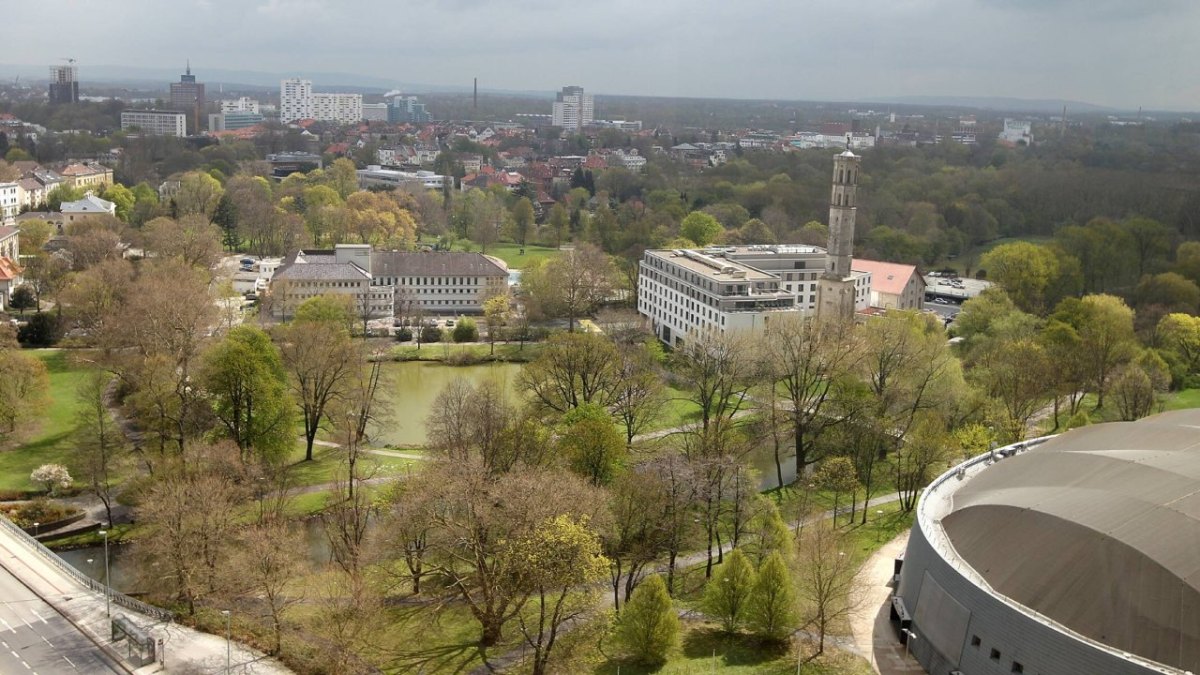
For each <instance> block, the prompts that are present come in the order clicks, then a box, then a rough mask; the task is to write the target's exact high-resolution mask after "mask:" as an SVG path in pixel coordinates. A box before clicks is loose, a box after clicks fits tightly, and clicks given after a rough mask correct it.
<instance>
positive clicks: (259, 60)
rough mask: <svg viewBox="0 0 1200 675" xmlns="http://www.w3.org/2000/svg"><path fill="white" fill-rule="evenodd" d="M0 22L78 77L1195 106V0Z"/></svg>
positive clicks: (637, 3)
mask: <svg viewBox="0 0 1200 675" xmlns="http://www.w3.org/2000/svg"><path fill="white" fill-rule="evenodd" d="M4 16H5V19H6V23H7V24H8V25H7V27H6V29H5V30H4V31H3V32H4V40H3V43H4V46H3V48H0V62H3V63H9V64H21V65H41V66H44V65H49V64H55V63H60V62H61V61H60V59H61V58H63V57H64V56H73V57H74V58H76V59H78V60H79V66H80V77H81V79H84V80H85V79H86V73H87V71H86V67H87V64H89V63H91V64H104V65H121V66H142V67H146V66H153V67H167V66H170V65H173V64H175V63H178V64H180V66H182V64H183V62H184V61H185V59H189V58H190V59H191V63H192V68H193V71H194V72H195V73H196V74H197V75H198V76H199V79H201V80H204V69H205V68H206V67H209V68H224V69H240V70H253V71H261V72H271V73H276V72H277V73H286V74H294V75H303V74H305V73H306V72H348V73H358V74H362V75H369V76H374V77H382V78H394V80H395V81H396V82H419V83H428V84H437V85H462V86H468V87H469V86H470V84H471V78H473V77H478V78H479V81H480V86H481V87H484V88H489V89H509V90H530V91H551V90H556V89H558V88H559V87H561V86H563V85H567V84H578V85H581V86H583V87H584V88H585V89H587V90H589V91H593V92H596V93H597V94H604V93H610V94H636V95H658V96H691V97H721V98H770V99H800V100H856V99H857V100H861V99H867V98H881V97H891V96H1006V97H1019V98H1046V99H1065V100H1077V101H1085V102H1088V103H1095V104H1099V105H1107V106H1112V107H1119V108H1124V109H1133V108H1137V107H1138V106H1144V107H1145V108H1147V109H1169V110H1192V111H1195V110H1200V70H1198V69H1197V68H1196V64H1198V63H1200V40H1196V39H1195V37H1194V33H1195V31H1196V29H1197V28H1200V2H1194V1H1193V0H858V1H857V2H845V1H843V2H832V1H830V0H719V1H718V0H604V1H602V2H596V1H594V0H582V1H580V0H576V1H571V0H553V1H552V0H504V1H499V0H108V1H106V2H97V1H95V0H45V1H43V2H14V3H12V6H11V7H7V8H6V9H5V12H4ZM66 16H75V17H77V18H81V19H83V18H85V19H86V20H60V17H66ZM51 34H52V37H51ZM64 50H69V51H70V52H71V54H66V53H65V52H64ZM317 84H318V85H320V84H322V83H321V82H319V81H318V82H317Z"/></svg>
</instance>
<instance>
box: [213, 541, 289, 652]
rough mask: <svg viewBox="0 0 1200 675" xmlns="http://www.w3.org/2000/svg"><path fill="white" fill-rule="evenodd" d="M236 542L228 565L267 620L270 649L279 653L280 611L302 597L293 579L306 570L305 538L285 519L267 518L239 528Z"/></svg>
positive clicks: (281, 619)
mask: <svg viewBox="0 0 1200 675" xmlns="http://www.w3.org/2000/svg"><path fill="white" fill-rule="evenodd" d="M237 542H238V544H239V548H238V550H237V552H236V553H235V554H234V555H233V556H232V560H231V561H230V567H231V568H232V569H234V570H236V573H235V576H234V579H235V580H236V581H237V586H238V590H239V591H240V592H241V594H242V595H244V596H246V597H247V598H248V599H250V600H251V601H252V602H253V606H256V607H261V612H262V614H263V615H264V616H265V617H266V618H267V619H269V620H270V622H271V653H272V654H278V653H279V649H280V643H281V642H282V639H283V613H284V612H285V611H286V610H287V609H288V608H289V607H291V606H293V605H295V604H296V603H298V602H300V601H301V600H302V599H303V595H302V592H303V589H296V588H294V585H295V583H294V582H295V580H296V578H297V577H299V576H300V575H302V574H303V573H304V571H305V569H304V560H305V555H306V551H305V549H304V539H303V537H301V536H299V535H298V533H297V532H295V531H293V528H292V527H290V526H289V525H288V524H287V523H286V522H282V521H268V522H265V523H258V524H255V525H252V526H250V527H247V528H244V529H242V530H241V531H240V532H239V533H238V535H237Z"/></svg>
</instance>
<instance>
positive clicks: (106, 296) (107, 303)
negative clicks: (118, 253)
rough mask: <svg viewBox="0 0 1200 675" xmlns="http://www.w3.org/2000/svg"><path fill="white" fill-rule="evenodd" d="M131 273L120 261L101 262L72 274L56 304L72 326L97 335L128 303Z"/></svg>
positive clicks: (127, 266) (126, 261) (132, 270)
mask: <svg viewBox="0 0 1200 675" xmlns="http://www.w3.org/2000/svg"><path fill="white" fill-rule="evenodd" d="M133 273H134V269H133V265H132V263H130V262H129V261H128V260H125V259H124V258H112V259H109V260H105V261H104V262H102V263H100V264H99V265H96V266H95V267H90V268H88V269H86V270H84V271H82V272H76V273H75V274H72V275H71V277H70V282H69V283H68V285H67V287H66V288H65V289H64V290H63V292H62V295H61V298H60V301H61V303H62V304H64V305H67V306H68V307H70V308H71V310H72V312H71V316H72V318H73V319H74V320H75V325H76V326H78V327H80V328H82V329H84V330H85V331H87V332H89V333H93V334H98V333H99V332H102V331H103V330H104V326H105V324H106V322H111V321H113V320H114V319H116V315H117V309H118V308H119V307H121V306H122V305H123V304H124V303H125V302H126V301H127V300H128V299H129V291H130V289H131V288H132V287H133Z"/></svg>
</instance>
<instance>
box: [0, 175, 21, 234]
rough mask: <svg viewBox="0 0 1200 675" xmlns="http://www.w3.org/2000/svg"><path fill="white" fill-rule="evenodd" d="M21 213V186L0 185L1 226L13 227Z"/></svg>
mask: <svg viewBox="0 0 1200 675" xmlns="http://www.w3.org/2000/svg"><path fill="white" fill-rule="evenodd" d="M20 212H21V186H19V185H17V184H16V183H15V182H14V183H0V225H12V224H13V223H15V222H16V218H17V214H18V213H20Z"/></svg>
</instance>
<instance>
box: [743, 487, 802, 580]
mask: <svg viewBox="0 0 1200 675" xmlns="http://www.w3.org/2000/svg"><path fill="white" fill-rule="evenodd" d="M753 508H754V511H755V514H754V515H753V516H752V517H751V518H750V522H749V525H748V526H747V530H748V532H749V534H751V535H752V536H751V537H750V541H749V542H747V543H745V544H743V546H742V548H744V549H746V550H747V551H749V555H750V557H751V558H752V562H754V564H755V565H756V566H757V567H762V565H763V563H764V562H766V560H767V558H769V557H771V554H773V553H779V554H780V555H782V556H784V558H785V559H789V560H790V559H791V555H792V530H791V528H789V527H788V526H787V523H786V522H784V520H783V516H782V515H780V513H779V507H777V506H776V505H775V502H773V501H771V500H770V499H767V498H766V497H763V496H761V495H758V496H756V497H755V501H754V506H753Z"/></svg>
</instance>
